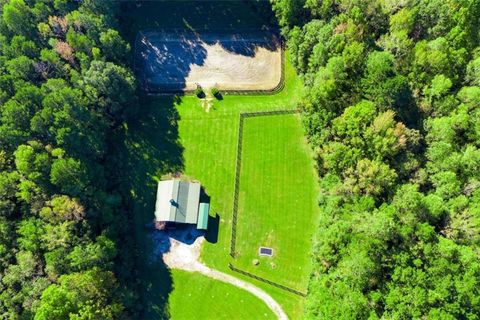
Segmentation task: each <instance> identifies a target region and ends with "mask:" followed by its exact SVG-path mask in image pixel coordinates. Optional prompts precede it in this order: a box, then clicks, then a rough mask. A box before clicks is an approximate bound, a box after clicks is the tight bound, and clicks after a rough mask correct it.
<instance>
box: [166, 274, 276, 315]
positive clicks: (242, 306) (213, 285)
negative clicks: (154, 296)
mask: <svg viewBox="0 0 480 320" xmlns="http://www.w3.org/2000/svg"><path fill="white" fill-rule="evenodd" d="M172 275H173V278H174V283H173V286H174V290H173V292H172V294H171V295H170V297H169V300H170V306H169V307H170V314H171V317H172V318H171V319H172V320H187V319H215V320H221V319H225V320H236V319H238V320H245V319H256V320H262V319H265V320H270V319H275V316H274V314H273V313H272V311H271V310H270V309H269V308H268V307H267V306H266V305H265V304H264V303H263V302H262V301H260V300H259V299H258V298H257V297H255V296H253V295H251V294H246V293H245V291H243V290H241V289H239V288H237V287H234V286H233V285H230V284H227V283H223V282H218V281H214V280H211V279H209V278H207V277H205V276H203V275H201V274H198V273H189V272H186V271H180V270H173V271H172Z"/></svg>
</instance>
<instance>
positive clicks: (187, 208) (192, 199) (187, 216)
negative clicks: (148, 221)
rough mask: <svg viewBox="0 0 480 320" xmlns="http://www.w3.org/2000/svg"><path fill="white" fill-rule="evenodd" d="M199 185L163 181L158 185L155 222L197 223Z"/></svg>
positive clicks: (177, 181)
mask: <svg viewBox="0 0 480 320" xmlns="http://www.w3.org/2000/svg"><path fill="white" fill-rule="evenodd" d="M199 202H200V183H198V182H188V181H181V180H177V179H175V180H165V181H160V182H159V183H158V189H157V201H156V203H155V218H156V220H157V221H172V222H178V223H190V224H196V223H197V216H198V203H199Z"/></svg>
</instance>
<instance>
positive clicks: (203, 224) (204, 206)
mask: <svg viewBox="0 0 480 320" xmlns="http://www.w3.org/2000/svg"><path fill="white" fill-rule="evenodd" d="M209 210H210V205H209V204H208V203H200V208H199V210H198V222H197V229H203V230H207V228H208V212H209Z"/></svg>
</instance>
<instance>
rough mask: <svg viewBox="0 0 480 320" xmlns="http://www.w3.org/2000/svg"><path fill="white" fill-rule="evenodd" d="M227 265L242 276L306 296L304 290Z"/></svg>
mask: <svg viewBox="0 0 480 320" xmlns="http://www.w3.org/2000/svg"><path fill="white" fill-rule="evenodd" d="M228 267H229V268H230V270H232V271H234V272H237V273H240V274H243V275H244V276H247V277H250V278H253V279H255V280H258V281H261V282H265V283H267V284H269V285H272V286H274V287H277V288H279V289H282V290H285V291H288V292H291V293H294V294H296V295H299V296H302V297H306V296H307V294H306V293H305V292H301V291H298V290H295V289H292V288H290V287H287V286H284V285H283V284H279V283H276V282H274V281H271V280H268V279H265V278H262V277H259V276H257V275H254V274H253V273H250V272H248V271H244V270H241V269H238V268H236V267H235V266H234V265H232V264H231V263H229V264H228Z"/></svg>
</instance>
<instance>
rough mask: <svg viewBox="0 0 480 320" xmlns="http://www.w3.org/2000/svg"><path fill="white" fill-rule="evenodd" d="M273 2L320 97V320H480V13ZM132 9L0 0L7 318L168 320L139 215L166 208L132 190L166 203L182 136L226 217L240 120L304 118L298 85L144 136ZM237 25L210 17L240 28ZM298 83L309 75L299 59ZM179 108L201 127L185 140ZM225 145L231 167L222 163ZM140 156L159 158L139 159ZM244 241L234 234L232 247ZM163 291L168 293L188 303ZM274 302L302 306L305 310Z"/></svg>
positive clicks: (366, 1)
mask: <svg viewBox="0 0 480 320" xmlns="http://www.w3.org/2000/svg"><path fill="white" fill-rule="evenodd" d="M257 2H258V1H256V0H252V3H250V4H255V3H257ZM271 2H272V6H273V8H274V10H275V12H276V14H277V18H278V20H279V23H280V25H281V27H282V33H283V36H284V37H285V39H286V45H287V48H288V57H289V58H291V60H292V63H293V65H294V67H295V69H296V71H297V73H298V74H299V75H300V76H301V78H302V80H303V82H304V84H305V88H304V89H303V91H302V92H301V99H300V100H301V102H300V105H299V106H298V107H299V108H301V109H302V118H303V123H304V127H305V130H306V134H307V137H308V140H309V143H310V144H311V146H312V148H313V149H314V154H315V160H316V165H317V170H318V173H319V176H320V189H321V191H320V194H319V197H318V201H319V205H320V209H321V217H320V219H319V221H320V225H319V226H318V228H317V230H316V236H315V240H314V249H313V252H314V253H313V257H312V261H313V264H314V270H313V273H312V275H311V279H310V283H309V288H308V296H307V302H306V310H305V314H304V316H305V318H307V319H367V318H368V319H379V318H386V319H411V318H415V319H418V318H421V319H478V318H480V298H479V297H480V292H479V288H480V261H479V256H480V252H479V249H478V248H479V244H480V176H479V172H480V150H479V148H480V125H479V123H480V32H479V30H480V29H479V25H480V1H478V0H446V1H445V0H406V1H390V0H325V1H321V0H271ZM242 3H243V2H242ZM250 4H249V5H250ZM118 5H119V4H118V3H117V2H115V1H104V0H82V1H76V0H0V14H1V18H0V318H2V319H3V318H5V319H37V320H42V319H45V320H51V319H53V320H55V319H59V320H60V319H137V318H139V313H140V312H142V311H145V310H146V309H148V308H152V309H154V311H155V313H156V314H160V315H161V314H168V312H166V309H168V304H167V303H165V300H166V299H167V298H168V294H167V296H166V297H163V298H164V299H165V300H162V301H160V299H158V296H157V295H152V297H153V298H152V301H153V306H151V305H149V306H148V307H147V306H145V305H142V304H141V303H140V302H139V301H141V298H139V296H140V293H141V292H143V291H147V290H145V289H147V288H146V287H147V286H146V285H145V284H144V283H143V284H142V283H141V280H139V279H141V278H142V277H141V276H139V273H140V271H139V268H138V267H137V266H136V265H135V264H136V261H137V260H138V259H136V258H137V254H138V250H136V249H137V248H136V247H135V245H136V243H135V241H136V240H135V239H134V235H133V234H134V231H133V229H134V225H135V223H134V222H133V220H135V219H134V217H133V215H134V214H137V215H140V214H143V215H148V214H149V213H148V212H147V213H145V212H142V211H141V210H145V208H148V206H147V205H146V201H145V203H143V202H141V201H137V202H138V203H141V204H142V206H138V205H137V207H139V208H140V209H138V208H137V210H136V211H135V210H133V209H132V206H133V204H132V203H133V202H134V200H132V199H133V198H135V197H136V196H138V197H139V198H142V197H143V198H145V199H148V194H147V192H145V194H141V195H139V193H141V192H140V190H141V191H143V189H140V188H138V187H137V188H133V187H132V185H133V184H134V183H136V184H137V185H145V189H148V188H149V186H148V183H147V182H146V180H147V179H152V176H153V175H154V174H159V173H165V172H177V171H181V170H182V168H183V167H182V166H183V165H184V164H183V163H179V162H181V161H180V160H179V159H183V158H182V157H183V154H182V152H183V149H182V148H181V146H180V145H177V143H178V140H179V138H178V135H179V132H180V134H181V135H182V139H181V140H182V142H183V143H184V144H185V145H186V147H187V149H186V152H185V158H186V160H185V163H187V165H188V166H189V167H187V168H188V170H186V172H187V174H188V173H191V172H193V173H195V174H196V175H197V176H198V178H201V180H202V181H205V182H206V184H207V185H209V187H210V190H209V191H210V192H211V194H212V195H214V196H216V197H212V204H213V205H215V206H216V207H217V208H220V209H219V210H218V212H220V214H221V215H223V216H222V218H221V223H224V222H225V221H227V223H228V221H229V219H230V217H229V216H228V213H229V212H231V210H230V208H229V207H228V206H229V205H230V204H231V201H230V200H231V199H230V198H229V197H230V195H231V194H233V190H229V189H228V188H232V189H233V183H231V179H232V177H233V171H231V173H232V174H230V171H227V170H223V171H222V170H217V169H216V167H215V166H214V165H212V159H215V161H216V165H217V166H219V167H222V168H228V167H229V166H230V167H231V168H230V169H231V170H233V169H234V159H235V141H236V136H235V135H236V132H237V130H236V127H235V123H237V116H238V115H237V114H239V113H240V112H243V111H245V110H253V111H258V110H262V108H265V107H268V109H272V108H284V107H291V108H295V107H297V106H296V105H295V104H296V101H297V98H298V97H299V96H300V91H301V89H300V88H301V86H302V85H301V83H300V81H299V80H298V81H297V80H294V81H292V82H290V83H288V81H287V83H286V89H285V90H284V91H282V92H281V93H279V94H278V95H275V96H265V97H264V96H260V97H257V96H253V97H241V98H238V97H237V98H235V97H233V96H232V97H230V96H229V97H225V101H218V102H216V103H218V106H219V107H218V108H219V109H221V108H223V109H221V112H220V113H219V114H220V115H228V117H227V116H222V117H219V118H215V117H216V114H215V113H214V111H215V110H213V111H212V112H211V113H209V114H206V113H205V112H203V110H202V109H201V108H197V104H196V103H197V102H198V101H197V100H196V98H194V97H187V98H186V99H185V101H186V102H184V104H183V105H182V104H181V103H180V102H179V101H180V100H181V99H180V98H178V97H175V98H173V97H162V98H161V99H158V101H160V102H158V103H157V102H156V101H157V100H155V99H153V98H152V101H153V100H155V101H154V102H151V103H150V105H148V103H147V104H145V105H144V106H143V107H144V109H142V112H144V114H142V116H143V117H142V118H141V119H140V120H139V119H134V120H133V121H131V122H130V123H128V122H127V119H129V118H130V119H131V118H135V117H134V115H135V114H136V113H137V109H138V102H137V85H136V80H135V77H134V75H133V73H132V72H131V69H130V67H131V66H130V65H131V61H133V59H132V56H131V48H130V45H129V44H128V43H127V42H126V41H125V40H124V39H123V38H122V32H121V31H120V30H121V28H120V27H121V26H122V22H123V23H124V22H125V21H129V20H128V19H127V18H126V15H125V16H124V17H123V18H124V21H122V20H121V19H119V17H118V14H119V8H118ZM128 5H131V6H135V5H136V4H131V3H130V4H128ZM150 5H152V4H149V5H148V6H146V7H147V9H145V10H147V11H148V10H149V8H150ZM172 5H174V4H172V2H171V3H169V6H170V7H169V8H171V6H172ZM222 6H224V7H228V6H229V5H228V2H223V3H222ZM183 8H184V9H185V8H187V6H186V5H184V6H183ZM157 9H158V8H157ZM187 9H189V8H187ZM142 10H143V9H142ZM185 10H186V9H185ZM152 12H153V11H152ZM156 12H157V11H155V14H156ZM224 12H230V11H224ZM246 12H247V11H246ZM167 13H168V15H169V16H170V13H169V12H167ZM167 13H165V15H167ZM181 14H182V12H180V13H178V15H180V16H181ZM229 14H230V13H229ZM229 14H224V15H222V16H221V17H220V16H215V15H214V14H212V16H215V17H216V18H221V19H223V20H226V21H229V22H231V23H233V22H235V21H237V20H235V19H233V18H231V17H230V15H229ZM171 17H172V20H175V22H178V21H180V19H177V18H178V17H177V15H176V14H172V15H171ZM247 17H248V15H247ZM240 20H241V19H238V21H240ZM243 20H244V21H247V22H249V21H250V19H248V18H244V19H243ZM207 22H208V26H210V27H212V26H215V25H216V23H217V21H216V20H214V19H213V20H208V21H207ZM130 23H131V21H130ZM202 23H203V22H202ZM124 28H126V27H124ZM131 29H132V30H136V29H134V28H131ZM124 31H125V30H124ZM125 32H126V33H127V34H128V30H127V31H125ZM132 36H134V35H132V34H129V35H128V36H126V37H132ZM288 68H290V69H288ZM289 73H291V75H289ZM287 78H289V79H294V78H295V77H294V72H293V70H292V68H291V66H290V64H287ZM189 98H192V99H189ZM143 99H145V97H143ZM235 99H238V100H235ZM145 100H146V101H147V100H148V99H145ZM165 101H168V102H165ZM177 103H178V105H177ZM161 107H163V109H162V108H161ZM176 107H178V109H179V110H180V111H181V112H182V116H183V118H186V119H187V121H186V122H184V123H183V124H182V127H181V128H180V130H178V128H176V127H175V125H176V122H177V121H178V120H179V118H180V116H179V115H178V113H177V111H176V109H175V108H176ZM195 108H196V109H195ZM164 113H165V114H170V117H169V116H164V115H163V114H164ZM192 114H193V115H194V116H193V117H192V116H191V115H192ZM132 115H133V116H132ZM189 115H190V116H191V118H190V119H189V118H188V116H189ZM145 119H147V120H150V123H147V125H146V124H145V123H144V122H142V121H143V120H145ZM192 119H194V120H195V121H198V123H196V125H197V126H196V127H193V126H190V125H189V123H188V121H190V120H192ZM212 120H215V121H213V122H207V121H212ZM184 121H185V120H184ZM145 122H147V121H145ZM212 123H213V124H214V125H212ZM131 124H136V126H137V128H135V129H136V130H137V131H135V130H133V132H134V134H133V137H134V138H137V140H135V139H134V138H132V133H131V132H130V133H127V132H128V129H129V125H131ZM131 127H133V125H131ZM142 130H143V131H142ZM135 132H137V136H135ZM138 132H141V134H138ZM152 132H154V134H152ZM197 132H203V135H197ZM205 136H208V139H206V138H205ZM125 137H127V138H129V137H130V140H129V139H127V138H125ZM149 138H150V139H151V140H152V141H154V142H151V140H149ZM226 138H228V139H226ZM225 141H227V142H226V143H225ZM142 143H143V145H142ZM154 143H157V145H153V144H154ZM169 144H170V148H169ZM171 145H173V147H172V146H171ZM212 145H215V148H217V146H220V148H218V149H219V150H220V153H219V154H220V155H221V156H218V157H217V154H216V153H214V152H217V151H218V150H215V151H212V152H211V153H209V152H206V150H210V149H209V148H212V149H213V147H212ZM160 147H162V148H163V149H162V150H160V151H162V152H161V153H160V152H159V149H158V148H160ZM156 148H157V149H156ZM172 150H175V151H172ZM128 153H131V154H135V157H137V158H138V159H141V160H142V161H137V162H135V161H132V162H131V163H128V160H129V155H128ZM160 155H161V156H160ZM162 156H163V157H165V159H163V158H162ZM167 157H170V159H167ZM201 157H203V158H201ZM172 159H173V160H172ZM199 160H200V161H199ZM175 162H176V164H175V165H174V164H173V163H175ZM138 163H143V164H149V167H148V168H147V169H148V170H147V169H142V170H144V171H145V172H146V173H148V174H143V171H142V170H139V171H141V172H142V174H139V175H137V176H134V177H133V176H129V174H130V173H131V172H133V171H135V170H134V168H132V167H134V166H135V164H138ZM161 165H162V166H161ZM168 166H170V167H168ZM167 167H168V168H167ZM305 175H308V176H309V177H311V172H305ZM152 180H153V179H152ZM225 190H227V191H228V192H226V191H225ZM135 191H139V192H137V194H135ZM272 216H273V215H272ZM152 217H153V211H152ZM218 219H220V218H218ZM137 220H138V221H141V223H136V225H135V227H136V229H137V233H138V232H139V231H138V230H140V232H143V231H144V230H143V229H142V228H144V223H143V220H142V219H140V218H138V216H137ZM142 223H143V224H142ZM223 226H225V224H224V225H223ZM224 229H225V228H224ZM221 232H225V231H224V230H222V231H221ZM225 239H227V240H225ZM228 239H229V237H228V236H225V234H224V233H220V237H219V240H218V241H219V243H224V242H225V241H226V242H225V243H227V242H228ZM137 245H138V243H137ZM227 247H228V244H226V245H225V246H224V248H223V251H222V249H218V248H219V245H217V247H214V246H213V244H212V245H209V246H206V247H205V250H204V256H203V257H202V258H204V259H205V260H208V259H210V262H211V263H212V264H213V265H215V266H220V265H222V266H224V268H225V269H227V263H226V262H227V257H228V256H227V251H226V249H225V248H227ZM212 261H213V262H212ZM145 263H147V262H145ZM152 268H153V267H152ZM162 272H164V273H165V274H167V275H169V271H168V270H162ZM159 273H160V272H159ZM177 276H178V274H177ZM155 279H156V278H155ZM177 279H188V275H184V274H182V275H180V277H179V278H177ZM197 280H198V282H202V283H203V282H205V284H202V285H199V287H200V288H203V287H207V285H208V286H209V285H210V284H209V283H208V281H207V280H206V279H197ZM162 281H163V282H162ZM162 281H157V282H153V281H152V282H151V283H150V284H151V285H152V286H158V287H162V286H163V287H165V288H166V290H165V291H166V292H168V293H170V291H172V290H173V288H172V284H171V283H169V282H168V281H167V280H162ZM170 282H171V279H170ZM179 287H180V289H181V290H183V291H185V290H186V289H185V287H184V288H183V289H182V287H181V286H179ZM217 288H218V287H217ZM148 289H149V288H148ZM155 289H157V288H155ZM202 290H203V289H202ZM223 290H225V291H227V290H231V289H230V287H228V286H224V287H221V288H220V289H219V290H218V292H221V293H222V294H223ZM235 290H236V289H235ZM272 290H273V289H272ZM180 292H182V291H180ZM185 292H186V291H185ZM232 292H233V291H232ZM242 294H245V293H244V292H243V291H238V292H237V290H236V291H235V292H233V293H232V296H237V295H238V296H239V297H242V299H244V297H243V296H242ZM282 294H283V293H282ZM219 295H220V293H219ZM196 296H200V294H199V293H198V292H196ZM171 297H173V298H174V299H180V295H179V293H178V292H177V293H175V294H172V295H171ZM175 297H177V298H175ZM212 297H213V296H212ZM275 298H276V299H277V300H279V301H280V303H282V304H283V306H284V307H285V306H287V307H289V308H291V309H292V310H295V311H294V312H295V313H293V314H298V313H299V312H301V311H298V310H301V306H300V305H301V303H300V302H298V301H296V300H294V299H295V298H292V297H290V296H287V295H283V296H282V295H280V294H278V293H277V295H276V296H275ZM155 299H157V300H155ZM144 300H145V299H144ZM226 301H227V300H226ZM228 301H230V300H228ZM242 301H243V300H242ZM245 301H252V303H251V304H249V305H248V306H249V307H250V308H251V310H247V307H246V309H245V310H244V314H248V315H250V314H251V313H252V312H256V310H257V307H256V306H257V305H256V304H254V303H260V302H254V300H253V299H252V297H250V298H245ZM292 301H293V302H292ZM177 302H178V300H175V303H174V304H173V308H172V310H175V308H177V309H179V308H180V307H179V306H180V305H181V304H178V303H177ZM200 302H202V301H200ZM289 304H290V305H289ZM292 305H294V306H293V307H292ZM164 309H165V310H164ZM225 309H226V308H225ZM232 309H235V308H232ZM192 310H193V309H192ZM192 310H191V309H185V310H183V309H182V310H181V311H182V312H184V314H195V310H193V311H192ZM252 310H253V311H252ZM203 311H204V313H202V314H206V316H205V317H208V316H209V315H210V314H213V313H214V312H216V310H212V312H213V313H209V312H208V311H209V310H207V311H205V310H203ZM225 312H226V311H225ZM231 312H235V310H232V311H231ZM292 312H293V311H292ZM297 312H298V313H297Z"/></svg>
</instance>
